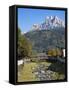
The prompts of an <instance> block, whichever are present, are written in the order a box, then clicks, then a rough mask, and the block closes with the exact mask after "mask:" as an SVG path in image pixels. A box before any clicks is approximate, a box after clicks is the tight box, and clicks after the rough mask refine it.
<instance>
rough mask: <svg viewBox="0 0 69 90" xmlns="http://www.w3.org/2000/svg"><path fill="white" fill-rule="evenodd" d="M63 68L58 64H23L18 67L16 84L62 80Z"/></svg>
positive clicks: (62, 65)
mask: <svg viewBox="0 0 69 90" xmlns="http://www.w3.org/2000/svg"><path fill="white" fill-rule="evenodd" d="M64 67H65V66H64V64H63V63H59V62H55V63H52V62H48V61H44V62H25V63H24V64H22V65H19V66H18V82H26V81H41V80H59V79H64V77H65V75H64V73H65V68H64Z"/></svg>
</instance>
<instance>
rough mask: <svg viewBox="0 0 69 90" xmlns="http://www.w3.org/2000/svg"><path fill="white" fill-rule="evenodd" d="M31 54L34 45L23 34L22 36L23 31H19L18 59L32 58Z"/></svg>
mask: <svg viewBox="0 0 69 90" xmlns="http://www.w3.org/2000/svg"><path fill="white" fill-rule="evenodd" d="M31 53H32V44H31V43H30V41H29V40H28V39H27V38H26V37H25V36H24V35H23V34H21V30H20V29H18V58H23V57H30V56H31Z"/></svg>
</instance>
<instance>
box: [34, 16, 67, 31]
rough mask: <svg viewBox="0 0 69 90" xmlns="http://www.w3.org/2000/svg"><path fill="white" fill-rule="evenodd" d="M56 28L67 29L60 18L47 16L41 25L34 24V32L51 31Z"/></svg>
mask: <svg viewBox="0 0 69 90" xmlns="http://www.w3.org/2000/svg"><path fill="white" fill-rule="evenodd" d="M56 28H65V23H64V21H63V20H61V19H60V18H59V17H58V16H47V17H46V18H45V21H44V22H43V23H41V24H34V25H33V26H32V30H49V29H56Z"/></svg>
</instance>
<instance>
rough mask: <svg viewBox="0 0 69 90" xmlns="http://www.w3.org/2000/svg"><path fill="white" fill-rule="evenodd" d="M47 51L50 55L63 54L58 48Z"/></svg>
mask: <svg viewBox="0 0 69 90" xmlns="http://www.w3.org/2000/svg"><path fill="white" fill-rule="evenodd" d="M47 53H48V55H49V56H61V50H60V49H58V48H56V49H51V50H48V52H47Z"/></svg>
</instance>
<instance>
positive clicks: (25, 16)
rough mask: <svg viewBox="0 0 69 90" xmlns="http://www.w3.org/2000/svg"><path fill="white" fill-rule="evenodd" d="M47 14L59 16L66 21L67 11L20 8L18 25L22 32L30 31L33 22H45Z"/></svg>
mask: <svg viewBox="0 0 69 90" xmlns="http://www.w3.org/2000/svg"><path fill="white" fill-rule="evenodd" d="M46 16H58V17H59V18H60V19H62V20H64V21H65V11H61V10H43V9H28V8H18V27H19V28H20V29H21V31H22V32H24V33H25V32H28V31H30V29H31V27H32V25H33V24H40V23H42V22H44V21H45V18H46Z"/></svg>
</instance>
